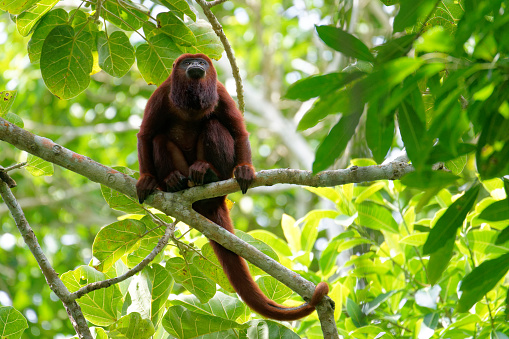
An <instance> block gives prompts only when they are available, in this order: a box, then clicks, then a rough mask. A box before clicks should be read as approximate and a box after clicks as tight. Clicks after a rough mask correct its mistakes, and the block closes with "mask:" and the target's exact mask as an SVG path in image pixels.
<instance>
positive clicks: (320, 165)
mask: <svg viewBox="0 0 509 339" xmlns="http://www.w3.org/2000/svg"><path fill="white" fill-rule="evenodd" d="M361 115H362V110H359V111H357V112H355V113H353V114H351V115H348V116H343V117H341V120H339V122H338V123H337V124H336V125H335V126H334V127H332V129H331V130H330V132H329V134H328V135H327V136H326V137H325V138H324V139H323V140H322V142H321V143H320V146H318V149H317V150H316V155H315V161H314V162H313V172H314V173H317V172H320V171H323V170H325V169H327V168H328V167H329V166H331V165H332V164H333V163H334V161H336V159H337V158H339V157H340V156H341V154H342V153H343V151H344V150H345V148H346V145H348V141H350V139H351V138H352V136H353V134H354V133H355V129H356V128H357V125H358V124H359V120H360V118H361Z"/></svg>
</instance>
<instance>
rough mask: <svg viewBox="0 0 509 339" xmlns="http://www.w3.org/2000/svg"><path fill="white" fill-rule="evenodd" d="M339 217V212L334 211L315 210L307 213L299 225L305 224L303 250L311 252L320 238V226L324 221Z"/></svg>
mask: <svg viewBox="0 0 509 339" xmlns="http://www.w3.org/2000/svg"><path fill="white" fill-rule="evenodd" d="M338 216H339V212H338V211H334V210H313V211H310V212H309V213H307V214H306V215H305V216H304V217H303V218H302V219H299V220H298V221H297V224H301V223H302V224H303V226H302V234H301V238H300V241H301V248H302V249H303V250H304V251H305V252H311V250H312V249H313V246H314V245H315V242H316V238H317V237H318V224H319V223H320V221H321V220H322V219H325V218H328V219H335V218H336V217H338Z"/></svg>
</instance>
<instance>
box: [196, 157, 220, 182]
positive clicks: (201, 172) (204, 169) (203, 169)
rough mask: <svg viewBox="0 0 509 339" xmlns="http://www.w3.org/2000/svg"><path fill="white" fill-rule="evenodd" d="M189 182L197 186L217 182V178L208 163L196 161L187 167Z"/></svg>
mask: <svg viewBox="0 0 509 339" xmlns="http://www.w3.org/2000/svg"><path fill="white" fill-rule="evenodd" d="M189 180H190V181H191V184H192V186H197V185H204V184H208V183H211V182H214V181H219V176H218V175H217V173H216V171H215V170H214V168H213V167H212V165H211V164H210V163H208V162H206V161H202V160H197V161H195V162H194V164H192V165H191V166H190V167H189Z"/></svg>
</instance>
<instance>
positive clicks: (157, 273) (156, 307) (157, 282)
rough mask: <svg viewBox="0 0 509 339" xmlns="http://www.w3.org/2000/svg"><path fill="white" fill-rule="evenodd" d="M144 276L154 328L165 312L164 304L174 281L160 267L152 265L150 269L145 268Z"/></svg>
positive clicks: (164, 269)
mask: <svg viewBox="0 0 509 339" xmlns="http://www.w3.org/2000/svg"><path fill="white" fill-rule="evenodd" d="M144 270H145V275H147V276H148V280H149V281H150V284H149V288H150V292H151V293H150V295H151V300H152V302H151V305H150V318H151V320H152V324H153V325H154V327H157V326H159V324H160V322H161V319H162V318H163V315H164V312H165V310H166V302H167V301H168V296H169V295H170V292H171V289H172V288H173V284H174V281H173V279H172V277H171V275H170V273H169V271H168V270H167V269H166V268H164V267H163V266H161V265H158V264H154V265H152V267H146V268H145V269H144Z"/></svg>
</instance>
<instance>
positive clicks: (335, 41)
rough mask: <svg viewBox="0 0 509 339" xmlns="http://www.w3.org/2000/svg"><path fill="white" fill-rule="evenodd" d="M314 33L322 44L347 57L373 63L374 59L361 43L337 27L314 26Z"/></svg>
mask: <svg viewBox="0 0 509 339" xmlns="http://www.w3.org/2000/svg"><path fill="white" fill-rule="evenodd" d="M316 31H317V32H318V35H319V36H320V38H321V39H322V40H323V42H325V43H326V44H327V45H328V46H329V47H331V48H334V49H335V50H336V51H338V52H341V53H343V54H344V55H346V56H347V57H352V58H356V59H360V60H365V61H373V60H374V59H375V58H374V57H373V54H371V52H370V51H369V49H368V47H367V46H366V45H365V44H364V43H363V42H362V41H360V40H359V39H357V38H356V37H354V36H353V35H351V34H349V33H347V32H345V31H343V30H342V29H341V28H339V27H335V26H316Z"/></svg>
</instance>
